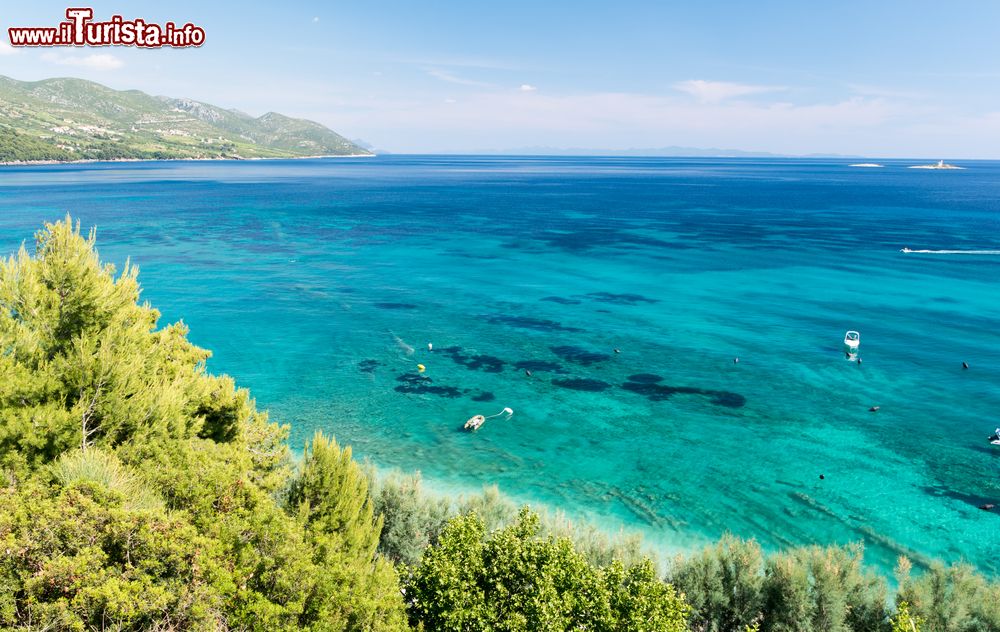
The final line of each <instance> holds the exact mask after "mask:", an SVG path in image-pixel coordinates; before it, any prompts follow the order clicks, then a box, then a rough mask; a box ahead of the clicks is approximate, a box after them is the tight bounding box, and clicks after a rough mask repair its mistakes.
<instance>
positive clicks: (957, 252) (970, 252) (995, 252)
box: [899, 248, 1000, 255]
mask: <svg viewBox="0 0 1000 632" xmlns="http://www.w3.org/2000/svg"><path fill="white" fill-rule="evenodd" d="M899 251H900V252H905V253H906V254H917V255H1000V250H911V249H910V248H901V249H900V250H899Z"/></svg>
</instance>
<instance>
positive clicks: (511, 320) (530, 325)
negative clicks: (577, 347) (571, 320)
mask: <svg viewBox="0 0 1000 632" xmlns="http://www.w3.org/2000/svg"><path fill="white" fill-rule="evenodd" d="M486 320H487V321H488V322H490V323H493V324H494V325H497V324H499V325H509V326H511V327H518V328H519V329H533V330H535V331H571V332H581V331H583V330H582V329H580V328H578V327H567V326H565V325H563V324H562V323H560V322H558V321H555V320H548V319H545V318H529V317H527V316H504V315H501V316H488V317H487V318H486Z"/></svg>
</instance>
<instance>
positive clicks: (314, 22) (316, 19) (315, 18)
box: [313, 15, 319, 24]
mask: <svg viewBox="0 0 1000 632" xmlns="http://www.w3.org/2000/svg"><path fill="white" fill-rule="evenodd" d="M317 22H319V16H318V15H317V16H316V17H314V18H313V24H316V23H317Z"/></svg>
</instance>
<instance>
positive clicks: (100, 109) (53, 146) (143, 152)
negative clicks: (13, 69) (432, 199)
mask: <svg viewBox="0 0 1000 632" xmlns="http://www.w3.org/2000/svg"><path fill="white" fill-rule="evenodd" d="M348 155H371V152H370V151H368V150H367V149H364V148H362V147H359V146H358V145H356V144H354V143H352V142H351V141H349V140H347V139H346V138H344V137H343V136H341V135H339V134H337V133H336V132H333V131H332V130H330V129H328V128H326V127H324V126H323V125H320V124H319V123H315V122H313V121H307V120H304V119H295V118H290V117H287V116H284V115H282V114H278V113H275V112H268V113H267V114H264V115H263V116H260V117H256V118H255V117H253V116H250V115H249V114H244V113H243V112H239V111H237V110H227V109H224V108H220V107H216V106H214V105H209V104H207V103H201V102H200V101H194V100H191V99H175V98H169V97H160V96H151V95H148V94H146V93H144V92H140V91H138V90H124V91H119V90H112V89H111V88H108V87H106V86H102V85H100V84H98V83H94V82H92V81H85V80H82V79H69V78H59V79H45V80H43V81H33V82H27V81H17V80H15V79H11V78H9V77H3V76H0V161H2V162H16V161H36V160H54V161H69V160H116V159H175V158H231V159H240V158H295V157H303V156H348Z"/></svg>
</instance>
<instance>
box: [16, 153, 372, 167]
mask: <svg viewBox="0 0 1000 632" xmlns="http://www.w3.org/2000/svg"><path fill="white" fill-rule="evenodd" d="M377 157H378V154H374V153H367V154H330V155H317V156H254V157H251V158H114V159H111V160H99V159H96V158H85V159H82V160H4V161H0V167H31V166H39V165H86V164H91V163H116V162H249V161H255V160H315V159H317V158H377Z"/></svg>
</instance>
